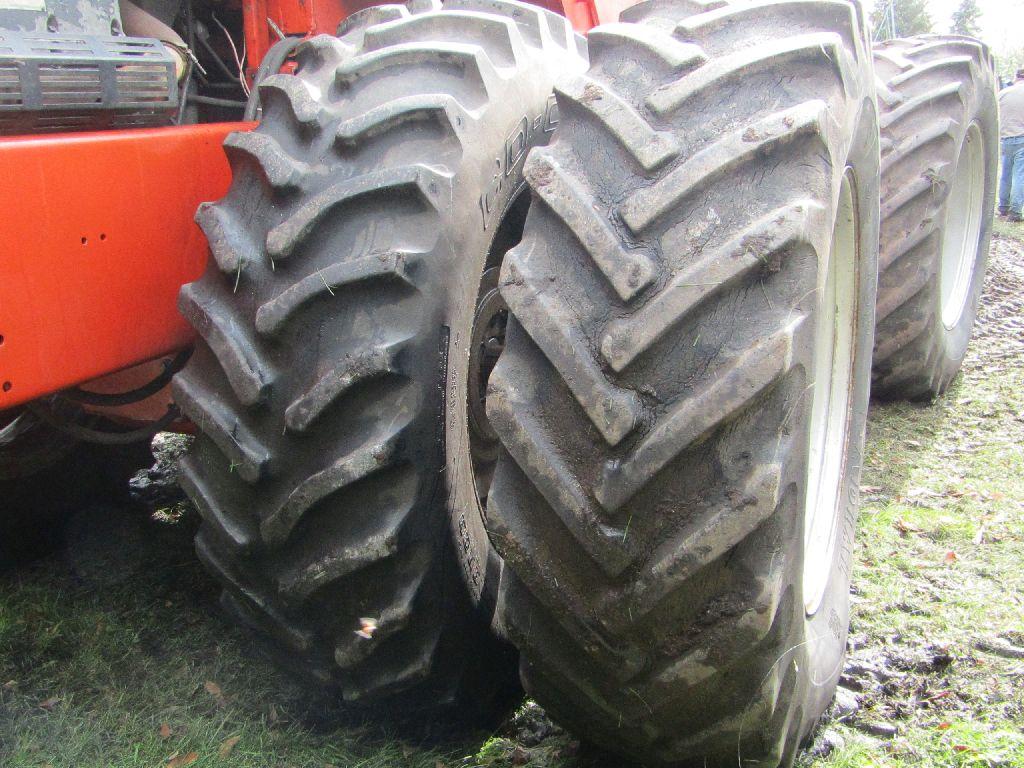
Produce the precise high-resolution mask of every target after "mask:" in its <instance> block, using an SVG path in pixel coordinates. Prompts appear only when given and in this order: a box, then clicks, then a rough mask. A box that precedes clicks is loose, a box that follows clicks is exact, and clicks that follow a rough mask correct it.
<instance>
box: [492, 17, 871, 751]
mask: <svg viewBox="0 0 1024 768" xmlns="http://www.w3.org/2000/svg"><path fill="white" fill-rule="evenodd" d="M700 11H703V12H700ZM690 14H695V15H690ZM623 18H624V20H625V21H628V22H631V23H624V24H610V25H607V26H603V27H600V28H597V29H595V30H593V31H592V32H591V34H590V36H589V39H588V43H589V47H590V58H591V68H590V70H589V71H588V72H587V73H586V74H585V75H584V76H579V77H568V78H565V79H563V80H561V81H560V82H559V84H558V85H557V87H556V96H557V99H558V103H559V110H560V115H561V121H560V124H559V128H558V132H557V134H556V137H555V139H554V140H553V142H552V143H551V144H550V145H549V146H548V147H546V148H541V149H537V150H534V151H533V153H532V154H531V155H530V158H529V160H528V162H527V167H526V176H527V179H528V181H529V183H530V185H531V187H532V191H533V196H534V201H533V204H532V206H531V209H530V213H529V216H528V219H527V223H526V228H525V232H524V235H523V239H522V242H521V243H520V244H519V245H518V246H517V247H516V248H514V249H513V250H512V251H511V252H510V253H509V254H508V256H507V257H506V259H505V263H504V266H503V270H502V275H501V290H502V293H503V295H504V296H505V298H506V300H507V302H508V304H509V307H510V311H511V319H510V324H509V331H508V340H507V346H506V349H505V352H504V354H503V355H502V357H501V358H500V359H499V361H498V363H497V367H496V369H495V371H494V373H493V375H492V377H491V391H490V394H489V399H488V410H489V413H490V417H491V423H492V424H493V425H494V428H495V429H496V431H497V433H498V435H499V437H500V439H501V443H502V448H503V453H502V455H501V457H500V458H499V460H498V467H497V471H496V474H495V478H494V482H493V485H492V487H491V494H490V497H489V499H488V507H487V521H486V522H487V527H488V529H489V530H490V533H491V541H492V542H493V545H494V547H495V548H496V549H497V551H498V552H499V553H500V554H501V556H502V557H503V559H504V564H505V569H504V574H503V577H502V589H501V594H500V597H499V609H500V612H501V619H502V622H503V626H504V629H505V631H506V632H507V633H508V635H509V637H511V638H512V639H513V641H514V642H515V643H516V645H517V646H518V647H519V649H520V651H521V653H522V664H521V675H522V678H523V680H524V683H525V685H526V687H527V690H528V691H529V692H530V693H532V694H533V695H534V696H535V697H536V698H537V700H538V701H539V702H540V703H541V704H542V705H543V706H544V707H545V708H546V709H547V710H548V711H549V712H550V713H551V715H552V716H553V717H554V718H555V719H556V720H558V721H559V722H561V723H563V724H564V725H566V726H568V727H570V728H572V729H573V730H574V731H575V732H576V733H577V734H578V735H579V736H581V737H583V738H586V739H588V740H590V741H593V742H596V743H597V744H598V745H600V746H602V747H604V748H606V749H609V750H612V751H615V752H618V753H620V754H622V755H623V756H625V757H627V758H628V759H631V760H636V761H641V762H645V763H648V762H649V763H663V762H668V763H678V762H686V763H688V764H689V763H692V764H695V765H700V766H703V765H713V764H714V765H718V764H722V765H733V766H734V765H736V764H737V760H739V761H740V764H743V765H747V764H755V763H756V764H758V765H775V764H777V763H779V762H780V761H781V762H789V761H791V759H792V757H793V754H794V752H795V750H796V747H797V745H798V744H799V742H800V740H801V739H802V738H803V737H804V736H806V735H807V734H808V732H809V731H810V729H811V728H812V727H813V724H814V723H815V721H816V718H818V717H819V715H820V714H821V713H822V712H823V711H824V709H825V707H826V706H827V704H828V702H829V700H830V699H831V696H832V694H833V692H834V688H835V684H836V681H837V678H838V675H839V672H840V670H841V668H842V664H841V661H842V657H843V651H844V644H845V635H846V630H847V623H848V596H847V591H848V586H849V566H850V547H851V543H852V542H851V540H852V535H853V522H854V520H853V519H854V515H855V512H856V494H857V478H858V470H859V466H860V462H861V452H862V445H863V432H864V424H865V415H866V408H867V397H868V388H869V374H870V338H871V330H872V310H873V306H874V270H875V264H876V256H877V220H878V219H877V217H878V187H877V178H878V160H877V153H878V144H877V142H878V138H877V136H878V134H877V122H876V115H875V106H874V94H873V82H872V77H871V61H870V58H869V55H868V45H867V42H866V35H865V25H864V21H863V18H862V14H861V11H860V9H859V8H858V7H857V6H855V5H854V4H852V3H848V2H838V1H836V2H830V1H828V0H821V1H816V0H812V1H810V2H792V1H790V0H779V1H778V2H771V1H764V0H762V1H757V2H744V3H727V2H710V3H693V2H682V3H676V2H673V1H672V0H651V1H650V2H646V3H642V4H640V5H638V6H635V7H634V8H631V9H629V10H628V11H626V12H625V13H624V14H623ZM833 239H835V243H833V242H832V240H833ZM829 265H834V266H829ZM840 273H841V275H840ZM833 274H835V275H840V277H841V279H842V281H843V282H842V285H841V286H840V277H836V278H835V281H834V282H829V281H828V280H827V279H826V278H827V277H828V276H829V275H833ZM837 286H838V287H837ZM840 294H842V296H843V297H845V298H843V299H842V301H843V302H845V304H843V308H842V312H839V311H838V310H837V311H836V312H835V313H834V312H833V311H832V310H831V309H830V306H831V305H832V304H836V306H838V304H839V303H841V302H840V299H839V298H837V297H839V296H840ZM844 313H845V314H844ZM836 317H846V318H847V320H848V321H849V323H848V327H847V328H846V329H845V330H843V331H842V332H841V333H840V332H839V331H836V333H835V334H834V333H833V331H834V330H835V328H838V327H841V326H840V325H835V326H834V325H833V322H838V321H836ZM830 337H835V338H838V337H842V338H843V339H845V341H844V342H843V343H844V344H845V345H846V346H845V347H842V346H841V345H838V343H837V345H833V347H831V350H832V351H831V352H830V353H829V355H828V356H827V357H825V360H826V362H827V363H828V364H829V365H832V364H833V362H832V361H838V362H836V363H835V366H838V367H836V370H837V371H839V372H840V373H841V372H842V371H845V374H844V375H845V376H846V377H847V378H846V379H845V381H846V383H847V385H848V391H849V393H850V394H849V398H848V399H847V400H845V401H844V402H843V403H842V404H840V405H836V406H835V416H836V419H835V420H834V421H828V420H827V419H826V421H825V422H823V423H829V424H833V426H834V425H835V424H839V427H837V429H838V431H836V432H826V433H821V432H820V431H819V430H817V429H815V430H812V428H811V425H812V424H817V423H818V421H817V419H820V418H821V415H820V412H818V411H815V412H813V413H812V410H813V409H812V405H814V404H815V403H819V402H820V401H819V399H818V398H817V396H816V395H814V393H813V389H814V383H815V381H816V380H817V379H816V376H815V371H816V370H817V369H820V368H821V367H822V366H821V364H820V363H819V361H820V360H822V359H823V353H822V352H821V350H822V349H828V348H829V343H830V342H829V341H828V339H829V338H830ZM816 365H817V368H816ZM843 366H845V368H843ZM830 370H831V369H830ZM837 375H838V374H837ZM818 378H820V380H822V381H832V380H833V379H832V376H828V377H824V376H822V377H818ZM830 393H831V390H830ZM829 396H830V397H831V396H832V394H829ZM836 397H838V395H837V396H836ZM831 402H832V400H828V401H827V403H831ZM815 407H818V406H815ZM826 412H827V409H826ZM812 434H813V435H814V436H816V437H815V440H812V439H811V437H812ZM822 434H825V435H831V438H832V439H833V441H834V443H835V445H834V450H831V451H829V450H826V451H825V452H826V453H828V454H829V455H830V456H831V457H832V460H833V461H837V462H838V463H837V464H833V465H830V466H831V467H832V470H831V471H832V477H833V480H834V481H835V484H834V487H833V489H832V490H833V494H834V495H833V496H831V497H828V496H819V495H818V494H816V493H814V492H813V491H812V490H810V489H809V486H811V485H812V482H811V480H810V479H809V477H808V473H809V471H810V469H811V468H813V467H816V466H818V464H817V461H818V460H817V459H812V458H811V456H810V455H811V454H812V453H813V452H818V453H820V452H821V451H822V444H821V443H819V442H817V438H819V437H821V436H822ZM822 482H824V481H822ZM822 487H823V488H824V487H825V485H822ZM807 498H811V499H814V500H817V501H819V502H820V503H821V504H822V505H823V506H825V507H826V509H825V512H826V513H827V514H825V516H824V517H822V518H820V519H822V520H824V521H826V523H827V525H826V527H825V528H824V529H821V530H819V529H817V528H812V527H811V526H810V524H809V523H808V524H807V526H806V527H807V532H806V533H805V510H804V507H805V500H806V499H807ZM828 498H831V505H830V506H829V505H828V504H827V502H826V501H822V499H828ZM811 508H812V509H814V508H815V507H814V505H813V504H812V505H811ZM807 519H810V517H809V516H808V517H807ZM816 519H818V518H816ZM828 526H831V527H828ZM812 531H813V534H812ZM805 535H806V536H808V537H809V539H810V542H811V543H810V544H805ZM819 550H820V552H821V554H820V555H818V556H816V555H815V554H814V553H815V552H818V551H819ZM805 558H806V559H807V561H808V562H809V563H811V565H815V564H817V567H818V569H819V570H814V569H813V568H811V570H810V571H809V572H810V573H811V574H812V578H810V579H809V580H808V586H806V588H805V583H804V582H805V571H804V561H805Z"/></svg>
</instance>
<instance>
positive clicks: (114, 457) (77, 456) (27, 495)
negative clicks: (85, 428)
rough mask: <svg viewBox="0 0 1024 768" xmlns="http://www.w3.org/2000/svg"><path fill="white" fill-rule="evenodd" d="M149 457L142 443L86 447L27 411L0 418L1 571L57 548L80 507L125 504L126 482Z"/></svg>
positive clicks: (145, 445) (149, 454) (148, 460)
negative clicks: (68, 521)
mask: <svg viewBox="0 0 1024 768" xmlns="http://www.w3.org/2000/svg"><path fill="white" fill-rule="evenodd" d="M152 458H153V457H152V454H151V453H150V452H149V446H148V445H147V443H146V442H142V443H139V444H135V445H124V446H114V445H88V444H84V443H80V442H77V441H75V440H73V439H72V438H69V437H67V436H66V435H64V434H61V433H60V432H58V431H57V430H55V429H53V428H52V427H50V426H48V425H46V424H44V423H42V422H40V421H39V420H37V419H36V418H34V417H33V416H32V414H31V413H26V412H24V411H17V412H9V413H6V414H3V415H0V569H2V568H6V567H10V566H15V565H19V564H21V563H24V562H26V561H28V560H31V559H33V558H36V557H40V556H42V555H45V554H47V553H49V552H50V551H51V550H52V549H54V548H55V547H58V546H59V545H60V544H61V542H62V533H63V529H64V524H65V523H66V522H67V520H68V518H69V517H70V516H71V515H73V514H74V513H76V512H78V511H80V510H82V509H84V508H85V507H88V506H89V505H91V504H95V503H104V504H110V503H112V502H114V503H116V502H119V501H120V502H124V503H128V480H129V479H130V478H131V476H132V475H133V474H134V473H135V472H137V471H138V470H139V469H142V468H143V467H146V466H148V465H149V463H151V462H152Z"/></svg>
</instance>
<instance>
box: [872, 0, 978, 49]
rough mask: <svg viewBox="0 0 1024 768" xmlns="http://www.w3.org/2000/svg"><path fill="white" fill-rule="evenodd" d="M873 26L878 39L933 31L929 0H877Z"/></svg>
mask: <svg viewBox="0 0 1024 768" xmlns="http://www.w3.org/2000/svg"><path fill="white" fill-rule="evenodd" d="M964 2H973V0H964ZM871 26H872V27H873V28H874V30H875V39H876V40H891V39H892V38H894V37H911V36H912V35H924V34H927V33H928V32H931V31H932V17H931V16H930V15H929V14H928V5H927V0H877V2H876V3H875V9H874V10H873V11H872V12H871Z"/></svg>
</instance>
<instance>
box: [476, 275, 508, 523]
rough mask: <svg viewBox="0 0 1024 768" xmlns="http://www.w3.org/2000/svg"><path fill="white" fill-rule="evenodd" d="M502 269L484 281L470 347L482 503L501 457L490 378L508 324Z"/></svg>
mask: <svg viewBox="0 0 1024 768" xmlns="http://www.w3.org/2000/svg"><path fill="white" fill-rule="evenodd" d="M499 272H500V268H499V267H491V268H490V269H488V270H486V271H485V272H484V274H483V278H482V279H481V281H480V294H479V298H478V299H477V306H476V312H475V314H474V316H473V330H472V334H471V337H470V349H469V380H468V382H467V384H468V390H469V391H468V400H469V447H470V457H471V458H472V461H473V474H474V479H475V481H476V492H477V497H478V498H479V500H480V503H481V505H483V504H484V502H485V501H486V499H487V491H488V489H489V488H490V485H491V478H492V477H493V475H494V465H495V463H496V462H497V459H498V436H497V434H496V433H495V432H494V429H493V428H492V427H491V424H490V422H489V421H488V419H487V380H488V379H489V378H490V376H491V372H492V371H493V370H494V366H495V364H496V363H497V362H498V357H499V356H500V355H501V353H502V351H503V350H504V349H505V329H506V326H507V325H508V305H507V304H506V303H505V300H504V299H503V298H502V297H501V293H500V292H499V290H498V274H499Z"/></svg>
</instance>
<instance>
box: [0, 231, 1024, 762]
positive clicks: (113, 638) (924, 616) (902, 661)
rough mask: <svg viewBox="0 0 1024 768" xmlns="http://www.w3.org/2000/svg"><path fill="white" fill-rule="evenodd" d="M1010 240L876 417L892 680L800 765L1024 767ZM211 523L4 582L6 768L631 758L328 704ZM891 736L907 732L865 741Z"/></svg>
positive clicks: (856, 635)
mask: <svg viewBox="0 0 1024 768" xmlns="http://www.w3.org/2000/svg"><path fill="white" fill-rule="evenodd" d="M997 232H998V233H999V234H1000V235H1001V238H1000V239H999V240H998V241H997V244H996V248H995V251H996V254H997V257H998V258H997V259H996V263H995V266H994V268H993V271H992V283H993V285H994V286H995V287H998V286H999V285H1001V284H1005V283H1007V281H1011V283H1010V290H1008V291H1004V292H1003V293H1002V294H1000V293H999V292H998V291H995V293H992V291H990V294H991V296H990V298H989V302H990V304H991V305H992V306H991V307H989V308H988V309H986V310H985V312H983V315H982V318H981V320H980V321H979V335H978V338H976V340H975V342H974V343H973V344H972V350H971V352H970V354H969V357H968V360H967V363H966V365H965V369H964V373H963V375H962V376H961V377H960V378H959V379H958V381H957V382H956V384H955V385H954V387H953V388H952V390H951V391H950V392H949V393H948V394H947V395H946V396H945V397H943V398H941V399H940V400H939V401H938V402H936V403H934V404H932V405H913V404H905V403H896V404H886V405H876V406H874V407H873V409H872V413H871V417H870V427H869V438H868V453H867V459H866V465H865V469H864V476H863V479H862V487H863V492H862V496H863V499H864V503H863V507H862V514H861V518H860V529H859V536H858V540H857V550H856V553H857V557H856V569H855V573H854V588H853V599H854V608H853V620H852V627H851V640H852V643H853V646H854V648H853V651H852V658H853V660H854V661H860V662H865V663H868V664H872V665H875V666H876V667H878V668H881V669H883V670H885V675H886V679H885V680H884V682H883V681H875V682H872V681H871V680H867V682H866V683H865V680H866V679H867V678H864V677H863V676H860V677H858V676H857V675H856V674H853V673H851V678H852V679H853V682H854V683H856V684H860V685H861V687H862V690H860V691H857V693H856V695H857V697H858V700H859V705H860V709H859V711H858V712H857V713H856V715H855V716H854V718H853V719H852V720H850V721H848V722H846V723H827V724H826V725H825V726H824V728H823V731H827V732H828V733H829V735H830V737H831V738H832V740H833V741H834V742H838V741H841V742H842V743H841V745H839V746H837V747H835V748H833V749H832V750H831V752H830V753H829V754H827V755H825V756H820V753H821V749H820V747H819V749H818V752H812V751H809V752H806V753H805V754H804V755H802V756H801V758H800V764H801V766H803V768H810V767H811V766H813V767H814V768H826V766H827V767H828V768H868V767H874V766H878V767H883V766H884V767H885V768H901V767H903V766H936V767H939V766H955V767H957V768H982V767H984V768H989V767H991V766H1018V767H1020V766H1024V684H1022V681H1024V660H1021V659H1013V658H1006V657H1004V656H1000V655H996V654H993V653H990V652H988V651H985V650H982V649H981V648H979V645H982V646H984V645H985V644H986V642H987V643H989V644H991V643H993V642H999V641H1000V638H1003V639H1005V640H1009V641H1012V642H1014V643H1016V644H1018V645H1024V451H1022V446H1024V416H1022V414H1024V319H1022V318H1021V317H1020V314H1019V313H1020V312H1021V309H1022V308H1024V298H1022V299H1017V298H1015V297H1016V296H1022V297H1024V280H1021V281H1020V283H1019V284H1016V285H1013V284H1012V280H1013V279H1016V278H1015V277H1014V276H1018V277H1019V276H1021V275H1024V247H1022V246H1021V244H1020V243H1019V242H1018V240H1019V239H1020V238H1022V237H1024V227H1021V226H1017V225H1010V224H1006V223H1004V222H999V224H998V229H997ZM1013 259H1016V260H1017V263H1018V264H1021V265H1022V266H1021V267H1020V268H1019V269H1017V270H1016V271H1014V268H1013V263H1012V262H1013ZM1015 312H1016V313H1017V315H1018V316H1017V319H1016V320H1014V318H1013V314H1014V313H1015ZM1015 323H1016V324H1015ZM173 517H174V516H172V518H173ZM194 524H195V523H194V520H193V519H192V518H191V516H189V515H185V516H184V517H183V518H182V519H181V520H180V521H177V522H175V523H171V522H160V521H158V520H139V519H138V518H133V517H130V516H123V515H120V516H119V515H118V514H117V513H111V512H110V511H105V510H93V511H91V512H90V513H89V514H86V515H84V516H83V517H82V518H81V519H79V520H78V521H76V525H75V526H74V527H73V532H72V535H73V537H75V546H73V547H72V548H71V549H70V551H71V552H74V553H75V554H74V556H73V557H72V556H70V555H68V554H65V555H63V556H60V557H54V558H51V559H49V560H46V561H44V562H41V563H39V564H37V565H35V566H33V567H31V568H27V569H23V570H21V571H19V572H16V573H13V574H8V575H5V576H2V577H0V765H3V766H7V767H9V768H30V767H31V768H41V767H42V766H47V765H50V766H54V767H55V768H64V767H65V766H68V767H70V766H75V767H76V768H91V767H93V766H96V767H97V768H98V767H99V766H103V767H104V768H106V767H107V766H112V767H115V768H127V767H128V766H133V767H134V766H169V765H178V766H182V765H194V766H200V767H202V766H233V767H235V768H242V767H246V768H250V767H251V768H256V767H257V766H258V767H259V768H277V767H280V768H284V767H285V766H290V767H294V768H306V767H308V768H313V767H316V768H324V766H330V765H333V766H337V767H338V768H342V767H343V766H344V767H346V768H348V767H350V766H351V767H353V768H355V767H356V766H360V767H363V768H398V767H399V766H401V767H402V768H405V767H407V766H408V767H410V768H437V766H438V765H441V766H445V767H446V768H454V766H477V765H479V766H491V767H493V768H508V767H509V766H512V765H523V764H527V765H533V766H541V767H543V768H578V767H579V766H583V765H595V764H596V765H609V766H617V765H619V763H618V762H617V761H614V760H612V761H609V762H607V763H602V762H601V761H600V760H599V759H596V758H593V757H581V756H578V755H577V754H576V753H577V751H578V745H577V744H576V743H575V742H574V741H573V739H572V738H571V737H570V736H568V735H567V734H565V733H563V732H561V731H559V730H557V729H553V728H552V726H551V724H550V723H548V722H547V721H546V719H545V718H544V716H543V714H542V713H541V712H540V711H539V710H538V708H536V707H535V706H531V707H528V708H525V709H524V710H522V711H521V712H520V713H519V714H518V715H517V717H516V718H515V719H514V720H512V721H510V722H509V723H508V724H506V726H505V727H503V728H502V729H501V730H500V731H499V732H498V733H494V734H492V733H476V734H470V735H468V736H467V735H465V734H463V735H460V736H452V735H451V733H450V732H449V731H448V730H447V729H446V728H445V726H444V724H436V723H435V724H431V723H408V722H405V723H401V724H400V723H397V722H395V721H394V720H391V721H388V720H387V719H385V722H384V724H383V725H382V724H381V723H380V722H379V721H378V722H377V723H376V724H374V723H370V722H363V721H360V720H358V719H355V718H353V717H352V716H351V715H346V714H345V713H344V712H343V711H341V710H339V709H338V708H337V707H336V705H335V704H334V703H333V702H332V701H330V700H328V699H324V698H320V697H317V696H311V695H309V694H308V693H306V692H305V691H304V690H303V689H302V688H301V687H299V686H297V685H295V684H294V683H292V682H290V681H289V680H288V679H287V678H285V677H284V676H282V675H280V674H279V673H278V672H276V671H275V670H274V669H273V668H272V667H271V666H270V665H269V664H267V663H266V662H265V661H263V660H262V659H260V658H258V657H254V656H253V655H252V653H251V651H250V647H249V645H248V644H247V642H246V640H245V638H244V636H243V635H242V634H241V633H240V632H239V631H238V630H237V629H235V628H234V627H233V626H232V625H230V624H229V623H227V622H226V621H225V620H224V619H223V618H222V614H221V613H220V611H219V608H218V605H217V602H216V588H215V586H214V585H213V583H212V582H211V581H210V579H209V578H208V577H207V576H206V575H205V573H204V572H203V571H202V569H201V568H200V567H199V565H198V564H197V562H196V560H195V557H194V555H193V553H192V549H191V541H190V540H191V535H192V532H193V531H192V529H193V526H194ZM75 531H77V533H75ZM849 671H850V668H848V672H849ZM878 723H882V724H888V725H895V726H896V727H897V734H896V736H895V737H893V738H889V739H880V738H876V737H873V736H870V735H868V734H867V733H865V727H866V726H867V725H870V724H878ZM531 733H532V734H534V735H533V737H532V738H530V737H529V734H531ZM235 737H237V741H234V739H235ZM231 744H233V746H231V749H230V752H228V753H226V754H224V755H223V756H221V755H220V754H219V753H220V752H221V751H222V750H227V746H228V745H231ZM193 753H194V755H195V759H194V761H193V762H189V761H190V760H192V755H193ZM815 755H818V756H815Z"/></svg>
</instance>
